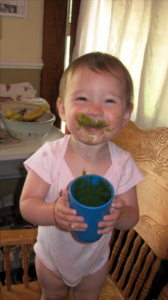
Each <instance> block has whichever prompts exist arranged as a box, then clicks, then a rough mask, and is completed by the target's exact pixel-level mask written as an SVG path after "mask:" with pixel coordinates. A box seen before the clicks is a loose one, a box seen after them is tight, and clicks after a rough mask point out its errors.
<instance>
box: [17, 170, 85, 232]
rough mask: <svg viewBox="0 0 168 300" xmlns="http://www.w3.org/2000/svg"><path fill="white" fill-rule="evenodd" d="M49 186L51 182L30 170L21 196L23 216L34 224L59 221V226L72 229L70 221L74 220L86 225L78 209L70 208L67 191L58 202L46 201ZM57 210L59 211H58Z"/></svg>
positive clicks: (51, 223)
mask: <svg viewBox="0 0 168 300" xmlns="http://www.w3.org/2000/svg"><path fill="white" fill-rule="evenodd" d="M49 188H50V184H48V183H47V182H45V181H44V180H43V179H42V178H41V177H40V176H38V175H37V174H36V173H35V172H34V171H32V170H29V172H28V175H27V178H26V181H25V184H24V187H23V190H22V194H21V198H20V211H21V214H22V216H23V218H24V219H25V220H27V221H28V222H30V223H32V224H36V225H44V226H45V225H56V222H57V225H58V226H60V227H62V228H64V229H66V230H69V231H72V228H71V227H70V223H73V222H77V223H80V222H81V227H83V226H84V227H85V226H86V224H84V223H83V218H82V217H78V216H76V211H75V210H73V209H70V208H69V205H68V203H69V198H68V194H67V193H66V191H65V192H64V195H63V197H60V198H59V199H58V200H57V201H56V202H53V203H46V202H45V197H46V194H47V192H48V190H49ZM54 200H56V199H54ZM57 210H58V213H56V211H57ZM55 213H56V215H55ZM60 216H61V217H60Z"/></svg>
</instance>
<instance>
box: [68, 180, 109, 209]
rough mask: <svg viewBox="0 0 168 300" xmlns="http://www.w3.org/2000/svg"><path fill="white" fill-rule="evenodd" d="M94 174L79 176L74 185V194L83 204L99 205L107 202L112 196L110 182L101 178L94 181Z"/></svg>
mask: <svg viewBox="0 0 168 300" xmlns="http://www.w3.org/2000/svg"><path fill="white" fill-rule="evenodd" d="M92 180H93V176H90V177H89V178H87V179H86V178H85V177H79V178H78V179H76V181H75V183H74V187H73V191H72V193H73V196H74V198H75V199H76V200H77V201H78V202H79V203H81V204H83V205H85V206H90V207H97V206H101V205H104V204H105V203H107V202H108V201H109V200H110V198H111V197H112V191H111V188H110V186H109V184H108V183H107V182H106V181H104V180H102V179H101V178H100V179H99V180H98V182H96V183H94V184H93V182H92Z"/></svg>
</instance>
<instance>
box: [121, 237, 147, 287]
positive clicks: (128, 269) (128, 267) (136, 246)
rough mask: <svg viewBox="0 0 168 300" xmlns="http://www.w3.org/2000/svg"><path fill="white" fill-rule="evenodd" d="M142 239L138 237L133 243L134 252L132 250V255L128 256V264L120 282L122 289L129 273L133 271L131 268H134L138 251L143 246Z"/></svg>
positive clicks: (126, 263)
mask: <svg viewBox="0 0 168 300" xmlns="http://www.w3.org/2000/svg"><path fill="white" fill-rule="evenodd" d="M141 241H142V239H141V237H140V236H139V235H138V236H137V237H136V239H135V240H134V243H133V247H132V250H131V253H130V255H129V256H128V258H127V260H126V262H125V266H124V270H123V273H122V276H121V277H120V279H119V281H118V286H119V287H120V288H123V286H124V284H125V280H126V276H127V274H128V273H129V271H130V270H131V267H132V264H133V261H134V259H135V255H136V253H137V250H138V248H139V246H140V244H141Z"/></svg>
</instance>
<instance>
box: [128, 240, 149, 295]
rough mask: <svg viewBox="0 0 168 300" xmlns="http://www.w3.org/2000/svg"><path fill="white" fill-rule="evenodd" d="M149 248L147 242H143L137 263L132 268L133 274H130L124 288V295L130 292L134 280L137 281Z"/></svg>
mask: <svg viewBox="0 0 168 300" xmlns="http://www.w3.org/2000/svg"><path fill="white" fill-rule="evenodd" d="M148 249H149V247H148V245H147V244H146V243H143V244H142V246H141V248H140V251H139V254H138V258H137V260H136V262H135V264H134V265H133V268H132V271H131V274H130V276H129V279H128V282H127V285H126V287H125V288H124V292H123V294H124V296H128V295H129V294H130V292H131V289H132V286H133V284H134V282H135V280H136V278H137V276H138V274H139V271H140V268H141V266H142V262H143V260H144V257H145V255H146V254H147V252H148Z"/></svg>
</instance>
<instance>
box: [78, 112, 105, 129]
mask: <svg viewBox="0 0 168 300" xmlns="http://www.w3.org/2000/svg"><path fill="white" fill-rule="evenodd" d="M75 119H76V121H77V122H78V125H79V128H78V129H80V128H81V126H93V127H95V128H98V127H103V126H107V124H106V122H105V121H104V120H93V119H91V118H89V117H88V116H87V115H86V114H77V115H76V116H75Z"/></svg>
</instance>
